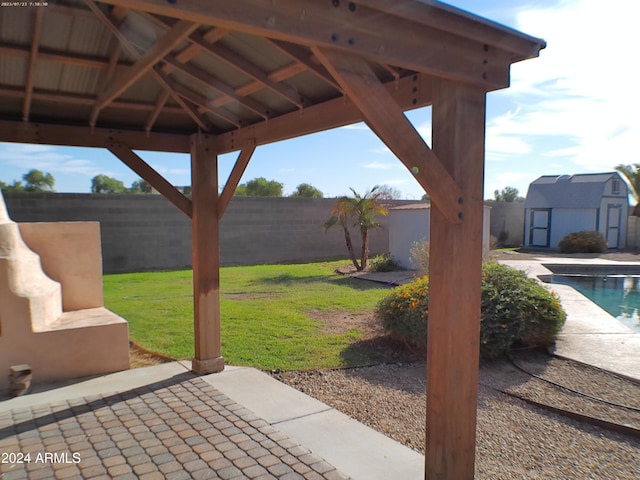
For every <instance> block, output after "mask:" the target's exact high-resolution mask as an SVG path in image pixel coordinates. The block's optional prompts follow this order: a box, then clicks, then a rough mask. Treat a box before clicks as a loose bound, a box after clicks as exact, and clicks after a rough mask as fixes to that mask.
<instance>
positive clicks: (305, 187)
mask: <svg viewBox="0 0 640 480" xmlns="http://www.w3.org/2000/svg"><path fill="white" fill-rule="evenodd" d="M291 196H292V197H304V198H322V197H323V194H322V192H321V191H320V190H318V189H317V188H316V187H314V186H313V185H310V184H308V183H301V184H300V185H298V186H297V187H296V191H295V192H293V193H292V194H291Z"/></svg>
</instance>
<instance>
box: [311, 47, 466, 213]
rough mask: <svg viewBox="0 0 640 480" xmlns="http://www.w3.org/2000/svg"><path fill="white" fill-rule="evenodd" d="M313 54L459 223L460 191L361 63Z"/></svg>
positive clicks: (325, 51) (320, 51)
mask: <svg viewBox="0 0 640 480" xmlns="http://www.w3.org/2000/svg"><path fill="white" fill-rule="evenodd" d="M314 53H315V54H316V56H317V57H318V58H319V59H320V61H321V62H322V63H323V64H324V66H325V67H326V68H327V70H329V72H331V74H332V75H333V77H334V78H335V79H336V81H337V82H338V83H339V84H340V85H341V86H342V88H343V89H344V91H345V92H346V93H347V95H349V97H350V98H351V100H352V101H353V103H354V104H355V105H356V106H357V107H358V109H359V110H360V111H361V112H362V116H363V117H364V118H365V121H366V123H367V125H369V128H371V130H373V131H374V132H375V133H376V135H378V137H380V139H381V140H382V141H383V142H384V143H385V144H386V145H387V147H389V149H390V150H391V151H392V152H393V153H394V154H395V155H396V156H397V157H398V158H399V159H400V161H401V162H402V163H403V164H404V165H405V166H406V167H407V168H408V169H409V171H410V172H412V173H413V174H414V176H415V178H416V180H417V181H418V183H420V185H421V186H422V187H423V188H424V189H425V190H426V191H427V192H428V193H429V196H430V197H431V200H432V202H433V203H437V204H438V206H439V208H440V210H441V211H442V212H444V214H445V215H446V217H447V219H448V220H449V222H451V223H460V213H461V210H460V204H461V203H462V202H464V198H463V196H462V192H461V190H460V187H459V186H458V184H457V183H456V181H455V180H454V179H453V178H452V177H451V175H450V174H449V172H448V171H447V170H446V168H445V167H444V165H443V164H442V162H441V161H440V159H439V158H438V157H437V156H436V155H435V154H434V153H433V152H432V151H431V149H429V147H428V146H427V144H426V143H425V142H424V140H423V139H422V137H421V136H420V134H419V133H418V132H417V131H416V130H415V129H414V128H413V125H411V122H409V120H408V119H407V118H406V117H405V116H404V114H403V113H402V109H401V108H400V107H399V106H398V104H397V103H396V102H395V101H394V100H393V98H392V97H391V95H389V94H388V93H387V91H386V90H385V89H384V87H383V86H382V84H381V83H380V81H379V80H378V77H377V76H376V75H375V73H374V72H373V70H372V69H371V67H370V66H369V65H368V64H367V62H366V61H365V60H363V59H362V58H360V57H354V56H353V55H350V54H347V53H343V52H340V51H337V50H329V49H320V48H314Z"/></svg>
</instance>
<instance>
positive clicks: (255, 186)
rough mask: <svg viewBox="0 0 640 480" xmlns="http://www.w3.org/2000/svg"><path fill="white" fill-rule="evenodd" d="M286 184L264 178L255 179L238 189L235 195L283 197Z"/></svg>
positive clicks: (239, 186)
mask: <svg viewBox="0 0 640 480" xmlns="http://www.w3.org/2000/svg"><path fill="white" fill-rule="evenodd" d="M283 188H284V184H282V183H280V182H276V181H275V180H267V179H266V178H264V177H258V178H254V179H253V180H249V181H248V182H247V183H242V184H240V185H238V188H236V191H235V195H238V196H241V197H281V196H282V189H283Z"/></svg>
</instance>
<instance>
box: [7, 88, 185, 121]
mask: <svg viewBox="0 0 640 480" xmlns="http://www.w3.org/2000/svg"><path fill="white" fill-rule="evenodd" d="M0 97H11V98H23V97H24V90H23V89H21V88H18V87H11V86H5V85H0ZM31 97H32V100H39V101H42V102H50V103H69V104H72V105H87V106H92V105H94V104H95V101H96V98H95V96H93V95H79V94H72V93H58V92H54V91H51V90H41V89H37V90H36V89H33V90H32V93H31ZM109 108H118V109H123V110H136V111H143V112H151V111H153V110H154V108H155V106H154V105H153V104H151V103H144V102H135V101H131V100H115V101H113V102H112V103H111V104H110V105H109ZM164 113H170V114H176V115H184V110H183V109H182V108H180V107H175V106H169V107H166V108H165V109H164Z"/></svg>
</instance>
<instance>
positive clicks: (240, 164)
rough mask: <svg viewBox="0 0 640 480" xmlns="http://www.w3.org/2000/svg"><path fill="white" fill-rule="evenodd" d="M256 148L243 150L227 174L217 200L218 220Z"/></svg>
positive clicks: (249, 147) (250, 147)
mask: <svg viewBox="0 0 640 480" xmlns="http://www.w3.org/2000/svg"><path fill="white" fill-rule="evenodd" d="M255 149H256V146H255V145H250V146H247V147H245V148H243V149H242V150H241V151H240V154H239V155H238V158H237V160H236V163H235V165H234V166H233V170H232V171H231V173H230V174H229V178H228V180H227V183H225V185H224V189H223V190H222V193H221V194H220V197H219V199H218V219H221V218H222V216H223V215H224V212H225V210H226V209H227V206H228V205H229V202H230V201H231V197H233V194H234V193H235V191H236V188H237V187H238V183H240V179H241V178H242V174H243V173H244V171H245V169H246V168H247V165H249V160H251V156H252V155H253V152H254V151H255Z"/></svg>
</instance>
